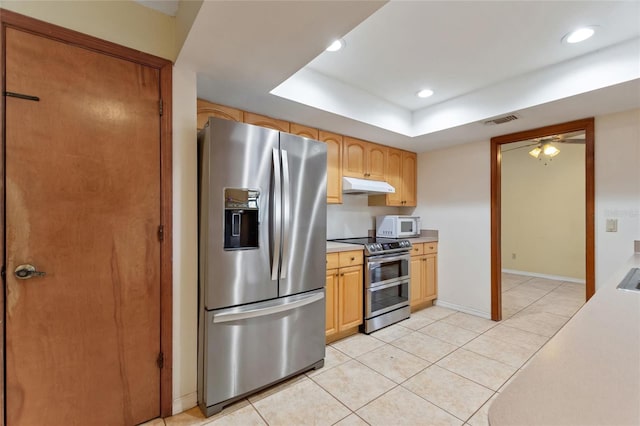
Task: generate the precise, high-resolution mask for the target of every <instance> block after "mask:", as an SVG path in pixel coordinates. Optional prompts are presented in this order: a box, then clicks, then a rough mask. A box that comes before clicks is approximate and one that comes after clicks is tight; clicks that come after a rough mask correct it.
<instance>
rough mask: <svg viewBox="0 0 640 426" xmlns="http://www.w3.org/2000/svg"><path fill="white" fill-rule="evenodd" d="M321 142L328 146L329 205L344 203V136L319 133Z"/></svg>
mask: <svg viewBox="0 0 640 426" xmlns="http://www.w3.org/2000/svg"><path fill="white" fill-rule="evenodd" d="M319 136H320V139H319V140H320V141H321V142H324V143H326V144H327V203H329V204H341V203H342V135H336V134H335V133H329V132H323V131H320V133H319Z"/></svg>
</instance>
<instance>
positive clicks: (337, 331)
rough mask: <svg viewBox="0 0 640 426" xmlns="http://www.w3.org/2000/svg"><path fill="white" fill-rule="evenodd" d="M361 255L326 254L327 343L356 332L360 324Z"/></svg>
mask: <svg viewBox="0 0 640 426" xmlns="http://www.w3.org/2000/svg"><path fill="white" fill-rule="evenodd" d="M362 274H363V269H362V251H360V250H358V251H348V252H341V253H328V254H327V277H326V302H327V304H326V309H327V319H326V327H325V330H326V339H327V343H329V342H333V341H336V340H338V339H342V338H343V337H346V336H349V335H351V334H355V333H357V332H358V327H359V326H360V324H362V321H363V311H362V299H363V293H362V282H363V281H362Z"/></svg>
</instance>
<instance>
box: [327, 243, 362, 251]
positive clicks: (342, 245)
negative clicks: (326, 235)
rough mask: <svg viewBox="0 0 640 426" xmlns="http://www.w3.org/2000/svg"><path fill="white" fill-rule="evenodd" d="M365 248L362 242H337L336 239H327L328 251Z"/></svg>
mask: <svg viewBox="0 0 640 426" xmlns="http://www.w3.org/2000/svg"><path fill="white" fill-rule="evenodd" d="M351 250H364V248H363V246H362V245H360V244H347V243H336V242H335V241H327V253H337V252H341V251H351Z"/></svg>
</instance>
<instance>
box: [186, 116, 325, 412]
mask: <svg viewBox="0 0 640 426" xmlns="http://www.w3.org/2000/svg"><path fill="white" fill-rule="evenodd" d="M198 157H199V158H198V160H199V167H198V176H199V199H198V204H199V321H198V333H199V334H198V404H199V405H200V408H201V410H202V411H203V413H204V414H205V415H206V416H210V415H212V414H215V413H217V412H218V411H220V410H221V409H222V408H223V407H224V406H226V405H228V404H230V403H231V402H233V401H235V400H237V399H240V398H242V397H244V396H246V395H247V394H249V393H252V392H255V391H256V390H259V389H261V388H264V387H267V386H269V385H271V384H273V383H275V382H278V381H280V380H282V379H284V378H287V377H290V376H292V375H295V374H297V373H300V372H303V371H305V370H309V369H312V368H320V367H322V365H323V364H324V355H325V331H324V330H325V290H324V285H325V263H326V260H325V259H326V255H325V252H326V170H327V151H326V146H325V145H324V144H323V143H320V142H317V141H313V140H310V139H306V138H301V137H298V136H294V135H291V134H288V133H283V132H278V131H275V130H271V129H266V128H262V127H257V126H252V125H249V124H242V123H236V122H232V121H227V120H221V119H217V118H213V117H211V118H209V121H208V123H207V125H206V126H205V128H204V129H203V130H201V131H200V132H199V134H198Z"/></svg>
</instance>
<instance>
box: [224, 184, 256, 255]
mask: <svg viewBox="0 0 640 426" xmlns="http://www.w3.org/2000/svg"><path fill="white" fill-rule="evenodd" d="M259 196H260V191H258V190H257V189H242V188H225V190H224V249H225V250H248V249H257V248H258V247H259V246H258V226H259V209H258V197H259Z"/></svg>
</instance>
